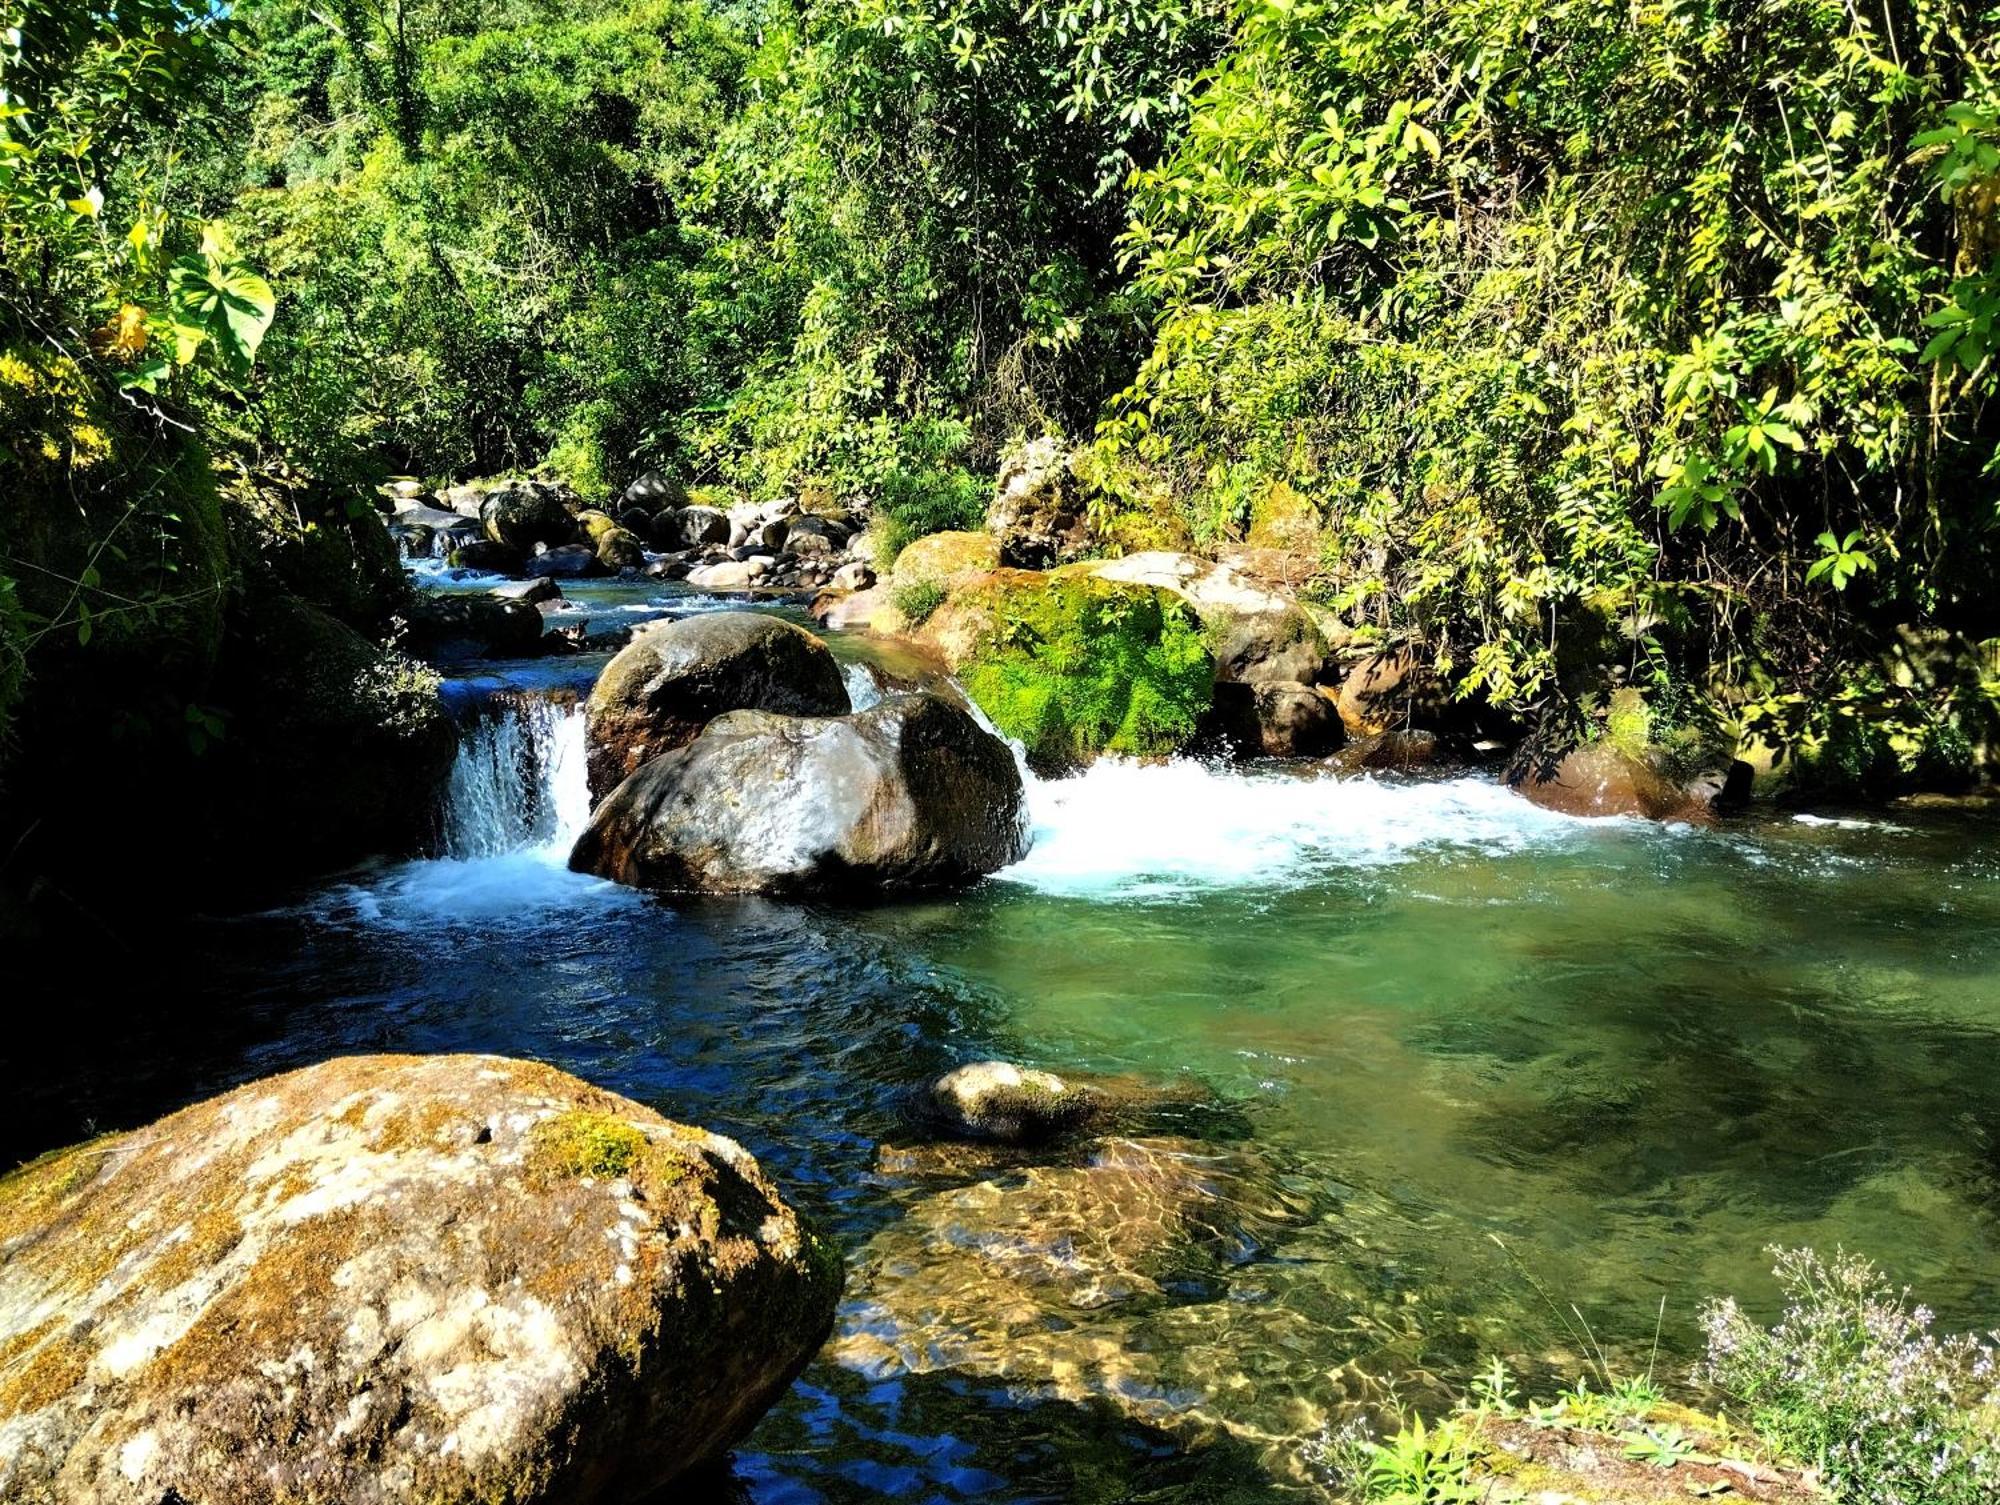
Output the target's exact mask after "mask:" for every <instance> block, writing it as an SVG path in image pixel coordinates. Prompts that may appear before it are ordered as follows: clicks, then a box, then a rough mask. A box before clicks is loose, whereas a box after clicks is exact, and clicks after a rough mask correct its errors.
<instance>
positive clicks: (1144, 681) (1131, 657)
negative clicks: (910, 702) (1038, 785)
mask: <svg viewBox="0 0 2000 1505" xmlns="http://www.w3.org/2000/svg"><path fill="white" fill-rule="evenodd" d="M971 593H972V595H973V596H974V597H975V598H976V602H975V604H976V606H977V608H978V609H980V610H982V611H983V613H984V616H985V620H986V626H985V628H984V630H983V632H982V633H981V636H980V638H979V641H978V642H977V643H976V644H975V646H974V648H973V651H972V653H971V654H970V655H969V656H968V657H967V659H966V660H965V662H964V664H963V665H962V667H961V670H960V679H961V681H962V683H963V684H964V686H965V689H966V692H967V693H968V694H969V695H971V696H972V698H973V700H974V701H976V702H977V703H978V705H979V707H980V709H981V710H983V711H985V712H986V714H987V715H988V716H989V717H991V718H992V720H993V723H994V725H995V726H997V727H999V729H1000V730H1001V731H1002V732H1004V733H1006V734H1007V735H1008V736H1010V737H1014V738H1017V739H1019V740H1020V742H1021V743H1022V744H1023V745H1024V746H1025V747H1026V748H1027V750H1028V756H1029V759H1030V761H1031V762H1032V763H1034V764H1035V765H1036V766H1037V767H1038V768H1042V769H1060V768H1062V767H1065V766H1070V765H1074V764H1076V763H1079V762H1083V761H1086V760H1088V759H1089V758H1091V757H1093V756H1095V755H1096V754H1098V753H1102V752H1111V753H1122V754H1127V755H1132V756H1141V757H1145V756H1158V755H1164V754H1167V753H1172V752H1174V751H1177V750H1178V749H1179V748H1180V747H1182V746H1183V745H1184V744H1185V743H1186V742H1187V741H1188V739H1189V738H1191V737H1192V736H1193V735H1194V731H1195V726H1196V723H1197V722H1198V721H1199V720H1200V718H1201V715H1202V713H1203V712H1204V711H1206V710H1207V709H1208V705H1209V701H1210V699H1211V697H1212V695H1213V693H1214V662H1213V659H1212V657H1211V656H1210V653H1209V649H1208V645H1207V643H1206V642H1205V641H1204V639H1203V636H1202V629H1201V624H1200V622H1199V621H1198V620H1197V619H1196V618H1195V616H1194V613H1193V612H1192V611H1190V610H1189V609H1188V607H1187V606H1186V605H1184V604H1183V603H1182V602H1180V601H1179V600H1177V599H1176V598H1174V597H1173V596H1171V595H1169V594H1167V593H1166V592H1164V591H1160V590H1156V589H1154V588H1152V587H1150V586H1130V585H1119V584H1114V583H1113V582H1110V581H1105V580H1099V579H1097V578H1096V577H1094V576H1090V575H1086V574H1070V573H1065V572H1057V573H1054V574H1048V575H1034V574H1026V573H1020V574H1010V575H1006V576H1000V575H996V576H993V577H990V578H989V579H988V580H987V581H986V582H984V583H982V584H980V585H976V586H974V587H972V588H971Z"/></svg>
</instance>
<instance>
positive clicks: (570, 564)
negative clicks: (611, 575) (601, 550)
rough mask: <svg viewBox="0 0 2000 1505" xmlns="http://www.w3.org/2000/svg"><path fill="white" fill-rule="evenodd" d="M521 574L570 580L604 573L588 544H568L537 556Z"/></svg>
mask: <svg viewBox="0 0 2000 1505" xmlns="http://www.w3.org/2000/svg"><path fill="white" fill-rule="evenodd" d="M523 573H524V574H529V575H550V576H555V577H557V578H559V579H564V580H571V579H581V578H583V577H585V576H588V575H601V574H603V573H604V565H603V564H602V563H601V562H600V561H599V560H598V557H597V551H596V550H595V549H593V548H591V546H590V545H589V544H584V543H570V544H563V545H562V546H560V547H559V548H554V549H547V550H544V551H543V552H542V553H540V554H537V555H536V556H535V557H534V558H533V559H530V560H529V561H528V562H527V564H526V565H525V566H524V567H523Z"/></svg>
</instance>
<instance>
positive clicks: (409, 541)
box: [389, 523, 437, 559]
mask: <svg viewBox="0 0 2000 1505" xmlns="http://www.w3.org/2000/svg"><path fill="white" fill-rule="evenodd" d="M389 537H390V538H391V539H393V540H394V541H395V545H396V552H397V553H399V554H401V555H402V556H403V557H404V558H405V559H429V558H432V557H433V547H434V545H435V544H436V542H437V530H436V529H434V528H432V527H430V526H429V525H428V524H426V523H391V524H390V525H389Z"/></svg>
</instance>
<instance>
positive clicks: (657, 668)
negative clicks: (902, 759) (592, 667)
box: [588, 611, 850, 799]
mask: <svg viewBox="0 0 2000 1505" xmlns="http://www.w3.org/2000/svg"><path fill="white" fill-rule="evenodd" d="M849 708H850V702H849V700H848V698H847V686H846V684H845V683H844V682H843V681H842V679H841V677H840V666H839V665H838V664H836V663H835V662H834V661H833V655H832V654H831V653H829V652H827V649H826V644H824V643H822V642H821V641H820V640H819V639H818V638H816V637H814V636H813V635H812V634H811V633H809V632H807V631H806V630H805V629H804V628H801V627H794V626H793V625H792V624H791V623H789V622H782V621H780V620H778V618H776V617H768V616H762V615H760V614H758V613H756V612H747V611H742V612H737V611H732V612H711V613H707V614H704V615H702V616H698V617H686V618H683V619H682V620H681V621H678V622H662V623H659V624H658V625H656V626H651V627H647V628H644V629H642V630H641V631H640V632H638V633H637V634H635V635H634V637H633V639H632V641H631V642H630V643H629V644H627V645H626V647H625V648H624V649H623V650H622V651H621V652H620V653H619V654H618V656H617V657H616V658H614V659H612V660H611V662H610V663H608V664H606V665H605V666H604V672H603V673H602V674H601V675H599V676H598V680H597V685H596V688H594V689H593V690H592V691H591V692H590V705H589V735H590V752H589V758H588V763H589V770H590V793H591V797H592V798H593V799H603V798H604V797H605V796H606V795H608V794H609V793H611V791H612V790H613V789H615V788H617V787H618V785H619V783H620V782H621V781H622V780H624V779H625V778H627V777H628V776H629V775H631V774H633V773H635V772H637V771H638V769H639V768H640V766H641V765H642V764H644V763H646V762H648V761H649V760H651V759H653V758H657V757H658V756H659V755H660V754H662V753H664V752H669V751H671V750H672V749H674V748H676V747H685V746H686V745H687V744H688V743H690V742H692V741H694V739H695V738H696V737H698V736H699V735H701V729H702V728H703V727H705V726H707V725H708V723H709V722H711V721H713V720H714V719H715V718H716V717H717V716H720V715H722V714H723V713H724V712H725V711H736V710H762V711H777V712H780V713H783V714H785V715H790V716H838V715H841V714H842V713H844V712H845V711H847V710H848V709H849Z"/></svg>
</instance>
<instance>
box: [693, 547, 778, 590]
mask: <svg viewBox="0 0 2000 1505" xmlns="http://www.w3.org/2000/svg"><path fill="white" fill-rule="evenodd" d="M770 573H771V564H770V561H769V559H768V558H766V557H765V556H763V555H756V556H753V557H752V558H749V559H732V560H724V561H723V562H722V563H720V564H704V565H702V566H701V567H700V568H699V569H693V570H689V571H688V574H687V582H688V584H689V585H692V586H696V587H699V588H700V589H702V590H749V589H750V588H751V587H752V586H754V585H756V584H757V583H758V582H759V581H760V580H762V579H763V578H764V577H765V576H766V575H768V574H770Z"/></svg>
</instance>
